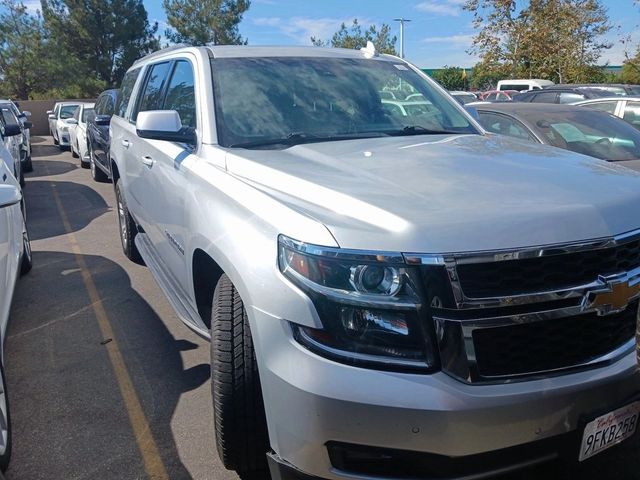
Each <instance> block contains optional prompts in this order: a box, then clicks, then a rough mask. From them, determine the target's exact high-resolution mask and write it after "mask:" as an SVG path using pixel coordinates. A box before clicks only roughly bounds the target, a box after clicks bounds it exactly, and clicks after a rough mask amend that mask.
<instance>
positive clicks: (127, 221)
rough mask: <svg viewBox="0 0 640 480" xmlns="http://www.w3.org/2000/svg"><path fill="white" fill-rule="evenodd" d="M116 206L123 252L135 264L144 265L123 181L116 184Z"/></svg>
mask: <svg viewBox="0 0 640 480" xmlns="http://www.w3.org/2000/svg"><path fill="white" fill-rule="evenodd" d="M115 190H116V204H117V207H118V226H119V228H120V243H122V251H123V252H124V254H125V256H126V257H127V258H128V259H129V260H131V261H132V262H134V263H137V264H139V265H144V261H143V260H142V257H141V256H140V252H139V251H138V247H136V242H135V238H136V235H137V233H138V229H137V227H136V224H135V222H134V221H133V218H132V217H131V214H130V213H129V209H128V208H127V203H126V201H125V199H124V196H123V195H122V180H120V179H118V181H117V182H116V188H115Z"/></svg>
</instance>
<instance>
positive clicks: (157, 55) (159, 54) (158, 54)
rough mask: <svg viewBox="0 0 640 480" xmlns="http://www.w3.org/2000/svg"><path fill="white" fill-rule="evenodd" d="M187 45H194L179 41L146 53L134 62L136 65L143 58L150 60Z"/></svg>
mask: <svg viewBox="0 0 640 480" xmlns="http://www.w3.org/2000/svg"><path fill="white" fill-rule="evenodd" d="M186 47H193V45H189V44H187V43H178V44H176V45H171V46H170V47H166V48H162V49H160V50H156V51H155V52H153V53H150V54H149V55H145V56H144V57H142V58H139V59H137V60H136V61H135V62H133V65H136V64H138V63H140V62H141V61H142V60H149V59H151V58H155V57H159V56H161V55H164V54H165V53H169V52H172V51H174V50H178V49H179V48H186Z"/></svg>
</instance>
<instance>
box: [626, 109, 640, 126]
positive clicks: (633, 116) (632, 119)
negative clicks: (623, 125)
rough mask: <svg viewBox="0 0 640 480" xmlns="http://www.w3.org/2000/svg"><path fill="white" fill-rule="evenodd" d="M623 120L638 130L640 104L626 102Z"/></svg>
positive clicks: (639, 124)
mask: <svg viewBox="0 0 640 480" xmlns="http://www.w3.org/2000/svg"><path fill="white" fill-rule="evenodd" d="M623 118H624V120H625V121H626V122H628V123H630V124H631V125H633V126H634V127H636V128H637V129H638V130H640V102H627V106H626V107H625V108H624V117H623Z"/></svg>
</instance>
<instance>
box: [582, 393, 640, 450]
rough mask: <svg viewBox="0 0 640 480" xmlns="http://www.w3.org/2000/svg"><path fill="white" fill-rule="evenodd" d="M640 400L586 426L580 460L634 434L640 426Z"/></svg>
mask: <svg viewBox="0 0 640 480" xmlns="http://www.w3.org/2000/svg"><path fill="white" fill-rule="evenodd" d="M639 416H640V401H637V402H634V403H632V404H630V405H627V406H626V407H622V408H619V409H617V410H614V411H613V412H609V413H607V414H605V415H602V416H601V417H598V418H596V419H595V420H593V421H591V422H589V423H588V424H587V426H586V427H585V428H584V435H583V436H582V446H581V447H580V457H579V459H578V460H579V461H583V460H586V459H587V458H589V457H593V456H594V455H597V454H598V453H600V452H603V451H604V450H606V449H607V448H610V447H613V446H614V445H617V444H618V443H620V442H622V441H624V440H626V439H627V438H629V437H630V436H632V435H633V434H634V433H635V431H636V427H637V426H638V417H639Z"/></svg>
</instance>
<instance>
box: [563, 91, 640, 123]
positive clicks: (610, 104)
mask: <svg viewBox="0 0 640 480" xmlns="http://www.w3.org/2000/svg"><path fill="white" fill-rule="evenodd" d="M573 105H582V106H585V107H589V108H593V109H594V110H602V111H604V112H607V113H610V114H612V115H615V116H616V117H620V118H621V119H623V120H624V121H625V122H627V123H630V124H631V125H633V126H634V127H635V128H637V129H638V130H640V97H631V96H629V97H622V96H617V97H605V98H592V99H591V100H584V101H581V102H576V103H574V104H573Z"/></svg>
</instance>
